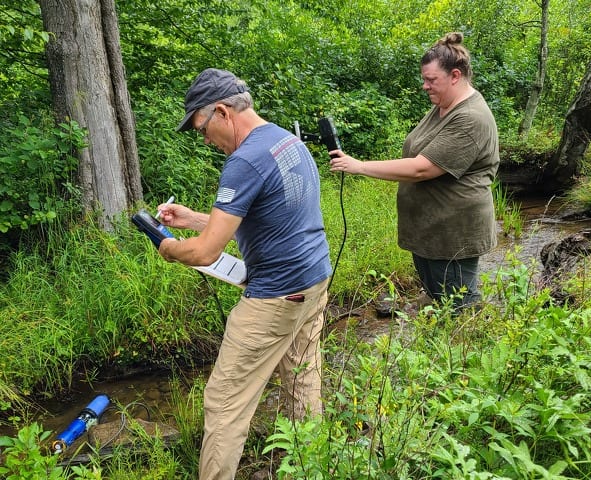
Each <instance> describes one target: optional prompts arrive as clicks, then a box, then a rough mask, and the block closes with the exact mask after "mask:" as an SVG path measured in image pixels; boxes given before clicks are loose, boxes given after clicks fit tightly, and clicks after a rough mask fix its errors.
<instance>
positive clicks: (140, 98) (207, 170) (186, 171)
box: [135, 86, 224, 211]
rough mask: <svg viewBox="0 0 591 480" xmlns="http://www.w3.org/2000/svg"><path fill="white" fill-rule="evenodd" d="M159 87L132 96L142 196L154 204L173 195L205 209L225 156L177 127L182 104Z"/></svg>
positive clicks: (185, 203) (200, 208)
mask: <svg viewBox="0 0 591 480" xmlns="http://www.w3.org/2000/svg"><path fill="white" fill-rule="evenodd" d="M160 88H161V87H158V86H151V88H146V87H142V88H140V89H139V91H138V92H137V93H136V99H135V103H136V109H135V110H136V120H137V125H138V128H137V142H138V153H139V156H140V166H141V172H142V182H143V185H142V186H143V191H144V200H145V201H146V202H152V203H154V204H158V203H160V202H163V201H165V200H166V199H167V198H168V197H169V196H170V195H174V196H175V198H176V201H177V202H178V203H182V204H184V205H188V206H192V207H193V208H196V209H198V210H206V211H207V210H209V208H210V206H211V203H212V199H213V198H214V195H215V192H216V191H217V186H216V185H217V178H218V177H219V172H220V167H221V165H222V162H223V159H224V156H223V155H222V154H221V153H220V152H216V151H214V149H213V148H212V147H208V146H206V145H205V144H204V143H203V139H202V138H199V137H198V136H197V135H195V134H193V135H191V134H190V133H186V134H183V135H181V134H179V133H178V132H175V128H176V126H177V125H178V123H179V122H180V121H181V120H182V118H183V117H184V108H183V107H182V105H181V104H180V103H177V102H174V103H172V102H171V101H170V99H168V98H166V97H165V95H164V92H163V91H162V90H161V89H160Z"/></svg>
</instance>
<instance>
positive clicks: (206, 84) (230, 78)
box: [176, 68, 248, 132]
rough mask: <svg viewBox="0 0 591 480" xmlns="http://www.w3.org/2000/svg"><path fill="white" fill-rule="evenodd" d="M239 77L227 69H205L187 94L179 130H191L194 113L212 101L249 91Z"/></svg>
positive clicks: (177, 129)
mask: <svg viewBox="0 0 591 480" xmlns="http://www.w3.org/2000/svg"><path fill="white" fill-rule="evenodd" d="M238 81H239V79H238V78H237V77H236V75H234V74H233V73H231V72H228V71H227V70H219V69H217V68H207V69H205V70H203V71H202V72H201V73H200V74H199V75H198V76H197V78H196V79H195V81H194V82H193V84H192V85H191V86H190V87H189V90H187V94H186V95H185V114H186V115H185V118H183V121H182V122H181V123H179V126H178V127H176V131H177V132H184V131H186V130H191V129H192V128H193V125H192V123H191V119H192V117H193V114H194V113H195V112H196V111H197V110H199V109H200V108H203V107H205V106H206V105H209V104H210V103H214V102H217V101H219V100H223V99H224V98H228V97H231V96H232V95H236V94H237V93H243V92H248V87H247V86H246V85H244V84H239V83H238Z"/></svg>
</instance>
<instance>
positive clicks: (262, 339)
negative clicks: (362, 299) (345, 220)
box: [199, 280, 328, 480]
mask: <svg viewBox="0 0 591 480" xmlns="http://www.w3.org/2000/svg"><path fill="white" fill-rule="evenodd" d="M327 284H328V280H324V281H322V282H320V283H318V284H316V285H314V286H313V287H310V288H308V289H306V290H303V291H301V292H296V293H299V294H303V295H304V296H305V300H304V301H303V302H294V301H290V300H288V299H287V298H286V297H278V298H270V299H259V298H246V297H242V298H241V299H240V301H239V302H238V304H237V305H236V306H235V307H234V308H233V309H232V312H231V313H230V315H229V317H228V322H227V324H226V331H225V333H224V339H223V341H222V345H221V347H220V351H219V353H218V358H217V360H216V363H215V366H214V368H213V371H212V373H211V375H210V377H209V380H208V382H207V385H206V387H205V392H204V407H205V428H204V436H203V445H202V448H201V457H200V460H199V478H200V480H213V479H215V480H226V479H227V480H230V479H233V478H234V475H235V473H236V470H237V468H238V464H239V462H240V457H241V456H242V451H243V448H244V443H245V441H246V438H247V435H248V430H249V426H250V421H251V419H252V416H253V415H254V413H255V410H256V408H257V406H258V403H259V401H260V398H261V395H262V394H263V391H264V389H265V386H266V385H267V382H268V381H269V379H270V378H271V375H272V374H273V372H274V370H275V368H276V367H277V366H278V365H279V371H280V374H281V383H282V398H283V400H284V402H285V414H286V415H288V416H290V417H292V418H301V417H302V416H303V415H304V414H305V413H306V411H309V412H310V413H311V414H313V415H314V414H320V413H322V401H321V392H320V390H321V356H320V336H321V334H322V327H323V323H324V307H325V306H326V302H327V293H326V287H327ZM296 371H297V373H296Z"/></svg>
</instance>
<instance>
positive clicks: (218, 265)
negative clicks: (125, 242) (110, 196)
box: [131, 209, 246, 287]
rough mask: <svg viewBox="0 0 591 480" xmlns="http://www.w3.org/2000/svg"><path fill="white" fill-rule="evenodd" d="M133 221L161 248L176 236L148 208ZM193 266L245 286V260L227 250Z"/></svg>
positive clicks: (136, 215) (134, 216) (132, 218)
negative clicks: (210, 261)
mask: <svg viewBox="0 0 591 480" xmlns="http://www.w3.org/2000/svg"><path fill="white" fill-rule="evenodd" d="M131 221H132V222H133V223H134V225H135V226H136V227H137V228H138V230H139V231H140V232H144V233H145V234H146V235H147V236H148V238H149V239H150V240H151V241H152V243H153V244H154V246H155V247H156V248H160V243H161V242H162V240H164V239H165V238H175V236H174V235H173V234H172V233H171V232H170V230H168V228H166V227H165V226H164V225H162V223H160V222H159V221H158V219H157V218H155V217H153V216H152V215H151V214H150V213H149V212H147V211H146V210H143V209H142V210H140V211H139V212H138V213H136V214H135V215H133V216H132V217H131ZM191 268H194V269H195V270H199V271H200V272H203V273H207V274H208V275H211V276H212V277H216V278H218V279H220V280H223V281H224V282H228V283H231V284H233V285H237V286H239V287H244V286H245V283H246V265H245V264H244V261H242V260H240V259H239V258H236V257H234V256H233V255H230V254H229V253H226V252H222V254H221V255H220V257H219V258H218V259H217V260H216V261H215V262H213V263H212V264H211V265H207V266H194V267H191Z"/></svg>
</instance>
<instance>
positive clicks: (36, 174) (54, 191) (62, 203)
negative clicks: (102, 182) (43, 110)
mask: <svg viewBox="0 0 591 480" xmlns="http://www.w3.org/2000/svg"><path fill="white" fill-rule="evenodd" d="M19 120H20V124H19V126H18V127H14V128H10V129H8V130H6V131H4V132H3V133H1V134H0V145H8V141H7V139H8V138H10V139H11V141H12V142H14V143H12V145H11V146H10V148H9V147H5V148H1V149H0V165H1V166H2V176H0V212H2V220H0V232H3V233H6V232H7V231H9V230H11V229H15V228H20V229H23V230H24V229H27V228H29V227H31V226H33V225H37V224H39V223H46V222H48V221H50V220H52V219H54V218H55V217H56V216H57V215H58V214H63V213H67V212H68V211H69V210H71V209H72V208H75V205H77V204H78V200H79V199H78V187H76V182H75V180H74V178H73V173H74V172H75V170H76V167H77V160H76V157H75V155H76V153H77V151H78V150H79V149H81V148H83V147H85V146H86V144H85V138H84V135H85V134H84V131H83V130H82V129H81V128H80V127H79V126H78V125H77V124H76V122H70V124H65V123H64V124H61V125H59V126H58V127H55V128H53V129H52V130H51V132H49V134H48V135H46V134H44V133H43V132H42V131H41V130H40V129H39V128H37V127H35V126H33V125H32V124H31V122H30V121H29V120H28V119H27V118H25V117H24V116H21V117H20V119H19Z"/></svg>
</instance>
